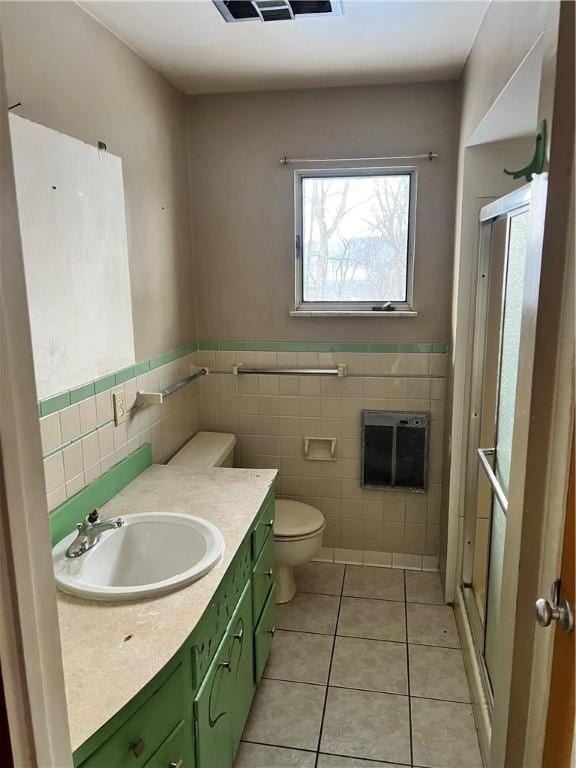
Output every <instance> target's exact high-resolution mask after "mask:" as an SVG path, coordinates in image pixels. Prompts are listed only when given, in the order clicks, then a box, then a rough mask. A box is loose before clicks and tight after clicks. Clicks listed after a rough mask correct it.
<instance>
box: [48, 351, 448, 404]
mask: <svg viewBox="0 0 576 768" xmlns="http://www.w3.org/2000/svg"><path fill="white" fill-rule="evenodd" d="M197 350H204V351H211V352H335V353H338V352H354V353H367V354H370V353H371V354H390V353H396V354H397V353H406V354H413V353H419V354H444V353H446V352H448V343H447V342H372V341H238V340H234V339H229V340H223V339H220V340H211V339H200V340H199V341H192V342H190V344H186V345H184V346H182V347H177V348H176V349H171V350H169V351H168V352H164V353H163V354H161V355H157V356H156V357H152V358H150V359H149V360H143V361H142V362H140V363H136V364H135V365H132V366H128V367H127V368H123V369H122V370H120V371H115V372H114V373H109V374H108V375H106V376H102V377H100V378H99V379H96V380H95V381H91V382H88V383H87V384H84V385H82V386H80V387H75V388H74V389H71V390H68V391H67V392H61V393H59V394H58V395H54V396H53V397H49V398H47V399H46V400H41V401H40V402H39V403H38V410H39V414H40V416H49V415H50V414H52V413H56V412H57V411H61V410H62V409H63V408H67V407H68V406H69V405H74V404H76V403H79V402H81V401H82V400H85V399H86V398H88V397H93V396H94V395H99V394H100V393H101V392H106V391H107V390H109V389H112V388H113V387H115V386H118V385H119V384H123V383H125V382H126V381H130V380H131V379H134V378H136V376H141V375H142V374H144V373H147V372H148V371H153V370H154V369H155V368H159V367H160V366H162V365H166V364H167V363H171V362H173V361H174V360H178V359H179V358H181V357H184V356H185V355H190V354H192V353H193V352H196V351H197Z"/></svg>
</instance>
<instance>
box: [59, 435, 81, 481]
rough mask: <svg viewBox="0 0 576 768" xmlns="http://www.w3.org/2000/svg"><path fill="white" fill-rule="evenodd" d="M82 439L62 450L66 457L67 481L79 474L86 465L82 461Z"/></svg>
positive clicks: (65, 471)
mask: <svg viewBox="0 0 576 768" xmlns="http://www.w3.org/2000/svg"><path fill="white" fill-rule="evenodd" d="M81 443H82V441H81V440H78V441H77V442H75V443H72V445H69V446H68V447H67V448H64V450H63V451H62V457H63V459H64V477H65V478H66V483H68V482H69V481H70V480H72V479H73V478H75V477H76V476H77V475H79V474H80V473H81V472H82V470H83V468H84V465H83V463H82V444H81Z"/></svg>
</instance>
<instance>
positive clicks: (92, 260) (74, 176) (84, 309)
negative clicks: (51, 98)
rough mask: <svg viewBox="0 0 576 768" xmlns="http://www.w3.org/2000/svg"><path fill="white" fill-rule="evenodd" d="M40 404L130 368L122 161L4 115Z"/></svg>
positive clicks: (131, 352) (131, 346) (131, 337)
mask: <svg viewBox="0 0 576 768" xmlns="http://www.w3.org/2000/svg"><path fill="white" fill-rule="evenodd" d="M10 130H11V136H12V143H13V153H14V168H15V177H16V192H17V199H18V209H19V216H20V228H21V233H22V248H23V253H24V267H25V272H26V284H27V290H28V305H29V308H30V323H31V330H32V346H33V350H34V366H35V373H36V387H37V391H38V397H39V399H42V398H45V397H48V396H50V395H54V394H56V393H58V392H61V391H62V390H66V389H71V388H72V387H75V386H79V385H81V384H84V383H86V382H88V381H92V380H93V379H96V378H98V377H99V376H103V375H105V374H107V373H109V372H111V371H116V370H119V369H121V368H124V367H126V366H128V365H130V364H132V363H133V362H134V333H133V327H132V301H131V298H130V274H129V269H128V244H127V239H126V213H125V207H124V185H123V179H122V161H121V160H120V158H119V157H115V156H114V155H112V154H109V153H108V152H105V151H99V150H98V149H97V148H96V147H94V146H92V145H89V144H85V143H83V142H81V141H78V140H77V139H74V138H71V137H70V136H66V135H65V134H62V133H58V132H57V131H53V130H51V129H49V128H46V127H45V126H43V125H38V124H37V123H33V122H31V121H30V120H26V119H24V118H22V117H19V116H17V115H10Z"/></svg>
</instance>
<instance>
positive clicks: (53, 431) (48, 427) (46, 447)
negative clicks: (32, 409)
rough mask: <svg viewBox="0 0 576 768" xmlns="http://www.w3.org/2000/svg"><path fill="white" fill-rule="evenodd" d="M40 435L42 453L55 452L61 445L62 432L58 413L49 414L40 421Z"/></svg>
mask: <svg viewBox="0 0 576 768" xmlns="http://www.w3.org/2000/svg"><path fill="white" fill-rule="evenodd" d="M40 434H41V436H42V452H43V453H44V454H46V453H50V452H51V451H54V450H56V448H59V447H60V446H61V445H62V442H63V441H62V432H61V430H60V417H59V414H58V413H51V414H50V415H49V416H44V418H43V419H40Z"/></svg>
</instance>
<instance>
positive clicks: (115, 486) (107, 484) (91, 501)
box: [50, 443, 152, 546]
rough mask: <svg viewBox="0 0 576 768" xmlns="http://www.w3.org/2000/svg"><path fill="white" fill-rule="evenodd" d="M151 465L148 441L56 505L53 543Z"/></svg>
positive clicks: (51, 525) (150, 451)
mask: <svg viewBox="0 0 576 768" xmlns="http://www.w3.org/2000/svg"><path fill="white" fill-rule="evenodd" d="M151 464H152V448H151V446H150V444H149V443H146V444H145V445H143V446H142V447H141V448H138V449H137V450H136V451H134V452H133V453H131V454H130V456H128V457H127V458H125V459H122V461H119V462H118V464H115V465H114V466H113V467H112V468H111V469H109V470H108V472H105V473H104V474H103V475H101V476H100V477H99V478H98V479H97V480H95V481H94V482H93V483H90V485H87V486H86V487H85V488H82V490H81V491H78V493H77V494H76V495H75V496H72V498H71V499H68V500H67V501H65V502H64V504H61V505H60V506H59V507H57V508H56V509H55V510H54V511H53V512H51V513H50V535H51V537H52V546H54V545H55V544H57V543H58V542H59V541H60V540H61V539H63V538H64V536H67V535H68V534H69V533H71V531H73V530H74V526H75V525H76V523H79V522H81V521H82V520H83V519H84V518H85V517H86V515H87V514H89V513H90V512H91V511H92V510H93V509H97V508H99V507H101V506H102V505H103V504H106V502H107V501H110V499H111V498H112V497H113V496H115V495H116V494H117V493H119V492H120V491H121V490H122V489H123V488H125V487H126V486H127V485H128V483H130V482H132V480H134V478H135V477H138V475H139V474H140V473H141V472H143V471H144V470H145V469H146V468H147V467H149V466H150V465H151Z"/></svg>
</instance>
